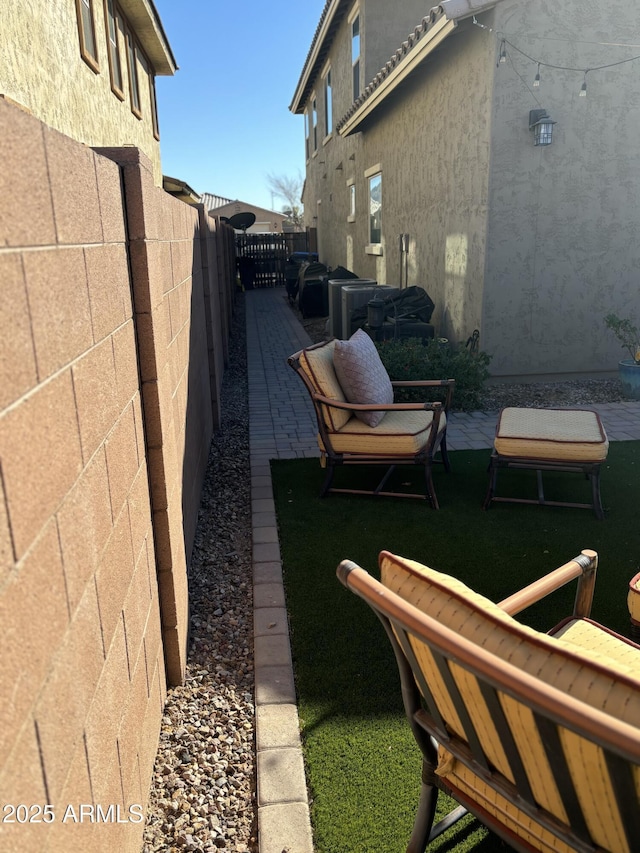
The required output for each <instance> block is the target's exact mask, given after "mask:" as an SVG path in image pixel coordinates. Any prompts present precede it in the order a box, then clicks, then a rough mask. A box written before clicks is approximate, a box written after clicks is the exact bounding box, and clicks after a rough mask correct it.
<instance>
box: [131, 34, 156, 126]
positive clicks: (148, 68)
mask: <svg viewBox="0 0 640 853" xmlns="http://www.w3.org/2000/svg"><path fill="white" fill-rule="evenodd" d="M136 53H137V56H138V62H139V63H140V65H141V66H142V68H143V70H144V72H145V74H146V75H147V82H148V84H149V106H150V108H151V127H152V129H153V136H154V139H156V140H158V142H159V141H160V125H159V123H158V103H157V100H156V78H155V74H154V73H153V70H152V69H153V66H152V65H151V63H150V62H149V59H148V58H147V54H146V53H145V52H144V50H142V48H141V47H140V45H138V46H137V50H136Z"/></svg>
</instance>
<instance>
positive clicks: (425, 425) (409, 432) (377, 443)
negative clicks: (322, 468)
mask: <svg viewBox="0 0 640 853" xmlns="http://www.w3.org/2000/svg"><path fill="white" fill-rule="evenodd" d="M383 414H384V413H383ZM432 422H433V412H427V411H424V410H422V411H420V410H418V411H415V412H412V411H408V412H407V411H403V412H387V413H386V415H385V416H384V419H383V420H382V421H381V422H380V423H379V424H378V426H376V427H370V426H367V424H363V423H362V421H359V420H358V419H357V418H351V420H350V421H349V422H348V423H347V424H345V426H343V427H342V429H340V430H339V431H338V432H337V433H336V434H335V435H332V436H331V444H332V446H333V449H334V450H335V451H336V453H364V454H366V455H367V456H371V455H375V456H383V457H388V456H389V455H390V454H391V455H392V456H409V457H410V456H415V455H416V453H419V452H420V451H421V450H422V448H423V447H424V446H425V445H426V444H427V442H428V441H429V438H430V436H431V424H432ZM446 425H447V417H446V415H445V414H444V412H442V414H441V415H440V423H439V424H438V428H439V430H440V432H442V430H443V429H444V428H445V427H446Z"/></svg>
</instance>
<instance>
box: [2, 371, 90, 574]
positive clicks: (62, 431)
mask: <svg viewBox="0 0 640 853" xmlns="http://www.w3.org/2000/svg"><path fill="white" fill-rule="evenodd" d="M0 458H1V459H2V475H3V478H4V487H5V497H6V501H7V508H8V512H9V524H10V527H11V531H12V535H13V543H14V548H15V552H16V557H17V559H20V558H21V557H22V556H23V555H24V554H25V552H26V551H27V549H28V548H29V547H30V546H31V544H32V543H33V541H34V540H35V538H36V537H37V536H38V534H39V532H40V530H41V529H42V527H43V526H44V525H45V524H46V522H47V520H48V519H49V518H50V517H51V515H52V514H53V513H54V512H55V511H56V510H57V508H58V507H59V505H60V504H61V503H62V500H63V499H64V497H65V495H66V494H67V492H68V491H69V489H70V488H71V486H72V485H73V483H74V482H75V480H76V478H77V477H78V475H79V473H80V471H81V468H82V454H81V451H80V436H79V434H78V423H77V417H76V411H75V400H74V393H73V388H72V383H71V374H70V372H69V371H65V372H64V373H60V374H59V375H58V376H56V377H55V378H54V379H52V380H51V381H50V382H47V383H46V384H45V385H43V386H41V387H39V388H38V389H37V390H36V391H35V392H34V393H33V394H31V395H30V396H29V397H27V398H25V399H24V400H23V401H22V402H21V403H20V404H19V405H18V406H16V407H15V408H13V409H11V410H9V411H8V412H6V413H5V414H4V416H3V417H2V418H1V419H0Z"/></svg>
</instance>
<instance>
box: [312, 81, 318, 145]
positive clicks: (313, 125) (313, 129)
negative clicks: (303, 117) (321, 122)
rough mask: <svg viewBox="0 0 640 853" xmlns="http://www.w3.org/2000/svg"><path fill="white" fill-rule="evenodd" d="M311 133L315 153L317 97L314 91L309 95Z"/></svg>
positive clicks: (316, 143) (316, 142) (316, 140)
mask: <svg viewBox="0 0 640 853" xmlns="http://www.w3.org/2000/svg"><path fill="white" fill-rule="evenodd" d="M311 135H312V141H313V153H314V154H315V153H316V152H317V150H318V97H317V95H316V93H315V92H314V93H313V95H312V96H311Z"/></svg>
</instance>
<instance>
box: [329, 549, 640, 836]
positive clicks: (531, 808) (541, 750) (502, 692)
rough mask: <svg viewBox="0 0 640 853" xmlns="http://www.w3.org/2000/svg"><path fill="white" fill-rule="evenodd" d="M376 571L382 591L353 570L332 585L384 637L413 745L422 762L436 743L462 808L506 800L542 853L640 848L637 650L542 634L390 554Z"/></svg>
mask: <svg viewBox="0 0 640 853" xmlns="http://www.w3.org/2000/svg"><path fill="white" fill-rule="evenodd" d="M380 570H381V582H379V581H376V580H375V579H374V578H372V577H371V576H369V575H368V574H367V573H366V572H365V571H364V570H363V569H360V568H359V567H357V566H355V564H353V563H348V562H346V561H345V562H344V563H342V564H341V566H340V567H339V572H338V573H339V576H340V577H341V580H342V581H343V583H345V585H346V586H348V587H349V588H350V589H352V591H354V592H356V593H357V594H358V595H360V596H361V597H362V598H364V599H365V600H366V601H367V603H368V604H369V605H370V606H371V607H372V608H373V609H374V610H375V611H376V613H377V614H378V616H379V617H380V619H381V620H382V622H383V624H384V625H385V628H386V629H387V633H388V635H389V637H390V639H391V642H392V645H393V647H394V651H395V653H396V659H397V660H398V665H399V668H400V673H401V677H402V678H403V696H404V700H405V710H406V711H407V716H408V718H409V722H410V724H411V726H412V729H413V731H414V734H415V735H416V740H417V741H418V743H419V744H420V745H421V748H423V754H425V753H427V752H428V746H425V738H424V736H425V733H426V735H427V736H428V738H430V737H433V738H435V740H436V741H437V742H438V744H440V749H439V757H438V758H439V769H438V770H437V771H436V772H437V773H438V774H439V775H440V776H441V778H442V781H443V782H444V784H445V787H448V789H449V790H451V791H452V793H453V795H454V796H455V797H456V799H458V800H459V801H460V802H462V803H463V804H465V805H467V806H468V807H469V808H470V810H471V811H473V810H474V808H473V805H474V803H475V805H476V806H477V805H478V802H479V800H480V799H481V793H480V792H481V791H482V792H483V793H482V798H483V802H484V804H485V805H484V806H483V808H487V805H486V803H488V802H493V801H494V800H495V799H496V798H498V799H500V798H501V799H502V801H506V802H507V804H509V805H510V807H511V808H512V811H515V809H517V811H518V814H520V815H521V816H524V820H521V821H518V819H517V818H513V821H512V824H511V825H508V831H509V832H511V833H512V835H516V836H517V837H519V838H520V839H524V841H525V842H526V843H528V844H530V845H531V846H532V847H533V848H535V849H547V848H543V847H542V846H541V847H537V844H539V843H541V842H540V841H539V840H538V839H541V838H542V839H546V842H545V843H547V844H548V845H549V848H548V849H552V850H585V851H587V850H593V849H594V848H597V849H598V850H600V849H601V850H608V851H621V853H632V851H633V850H634V849H638V847H637V845H638V839H640V794H639V792H640V649H638V647H637V646H635V645H634V644H632V643H628V644H627V643H625V642H624V641H622V640H621V639H620V638H617V637H615V635H611V634H609V633H607V632H606V631H605V630H604V629H602V628H601V627H600V626H596V625H595V623H585V628H584V630H585V632H586V633H587V634H588V635H589V636H590V637H591V634H593V637H595V638H596V640H597V648H595V647H594V646H595V642H593V638H591V647H588V645H589V643H588V642H587V643H585V645H586V646H587V648H581V647H580V646H579V645H578V644H577V643H576V642H572V641H570V640H563V639H562V638H556V637H550V636H548V635H546V634H541V633H539V632H537V631H534V630H533V629H531V628H528V627H526V626H524V625H522V624H521V623H519V622H517V621H516V620H515V619H513V618H512V617H511V616H509V615H508V614H507V613H505V612H504V610H502V609H501V608H500V607H499V606H498V605H496V604H494V603H493V602H491V601H489V600H488V599H486V598H484V597H483V596H480V595H478V594H476V593H474V592H472V591H471V590H470V589H469V588H468V587H466V586H465V585H464V584H462V583H461V582H459V581H457V580H455V579H454V578H451V577H449V576H447V575H442V574H441V573H439V572H435V571H433V570H431V569H428V568H427V567H424V566H421V565H420V564H418V563H414V562H412V561H409V560H406V559H403V558H401V557H396V556H394V555H392V554H389V553H387V552H382V554H381V555H380ZM576 624H579V625H580V626H582V624H583V622H582V621H580V622H579V623H576ZM589 632H591V634H590V633H589ZM620 645H621V646H622V648H619V646H620ZM598 649H601V651H599V650H598ZM431 758H433V756H431ZM487 791H489V792H490V793H489V795H487V793H486V792H487ZM491 792H492V793H491ZM480 810H481V811H482V809H480ZM498 811H499V810H498ZM507 811H508V809H507ZM476 813H477V812H476ZM500 814H502V812H500ZM501 819H502V818H501V817H500V815H498V817H496V816H495V815H494V816H493V817H492V818H491V819H488V820H487V822H488V823H489V824H490V825H491V821H492V820H493V822H494V827H495V826H497V825H501V826H502V828H503V829H504V826H505V824H500V820H501ZM525 825H526V826H529V829H525V828H524V827H525ZM534 825H535V827H536V830H535V832H534V831H533V830H531V829H530V827H532V826H534ZM527 833H533V834H527ZM532 839H536V840H532ZM525 846H526V844H525Z"/></svg>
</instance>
